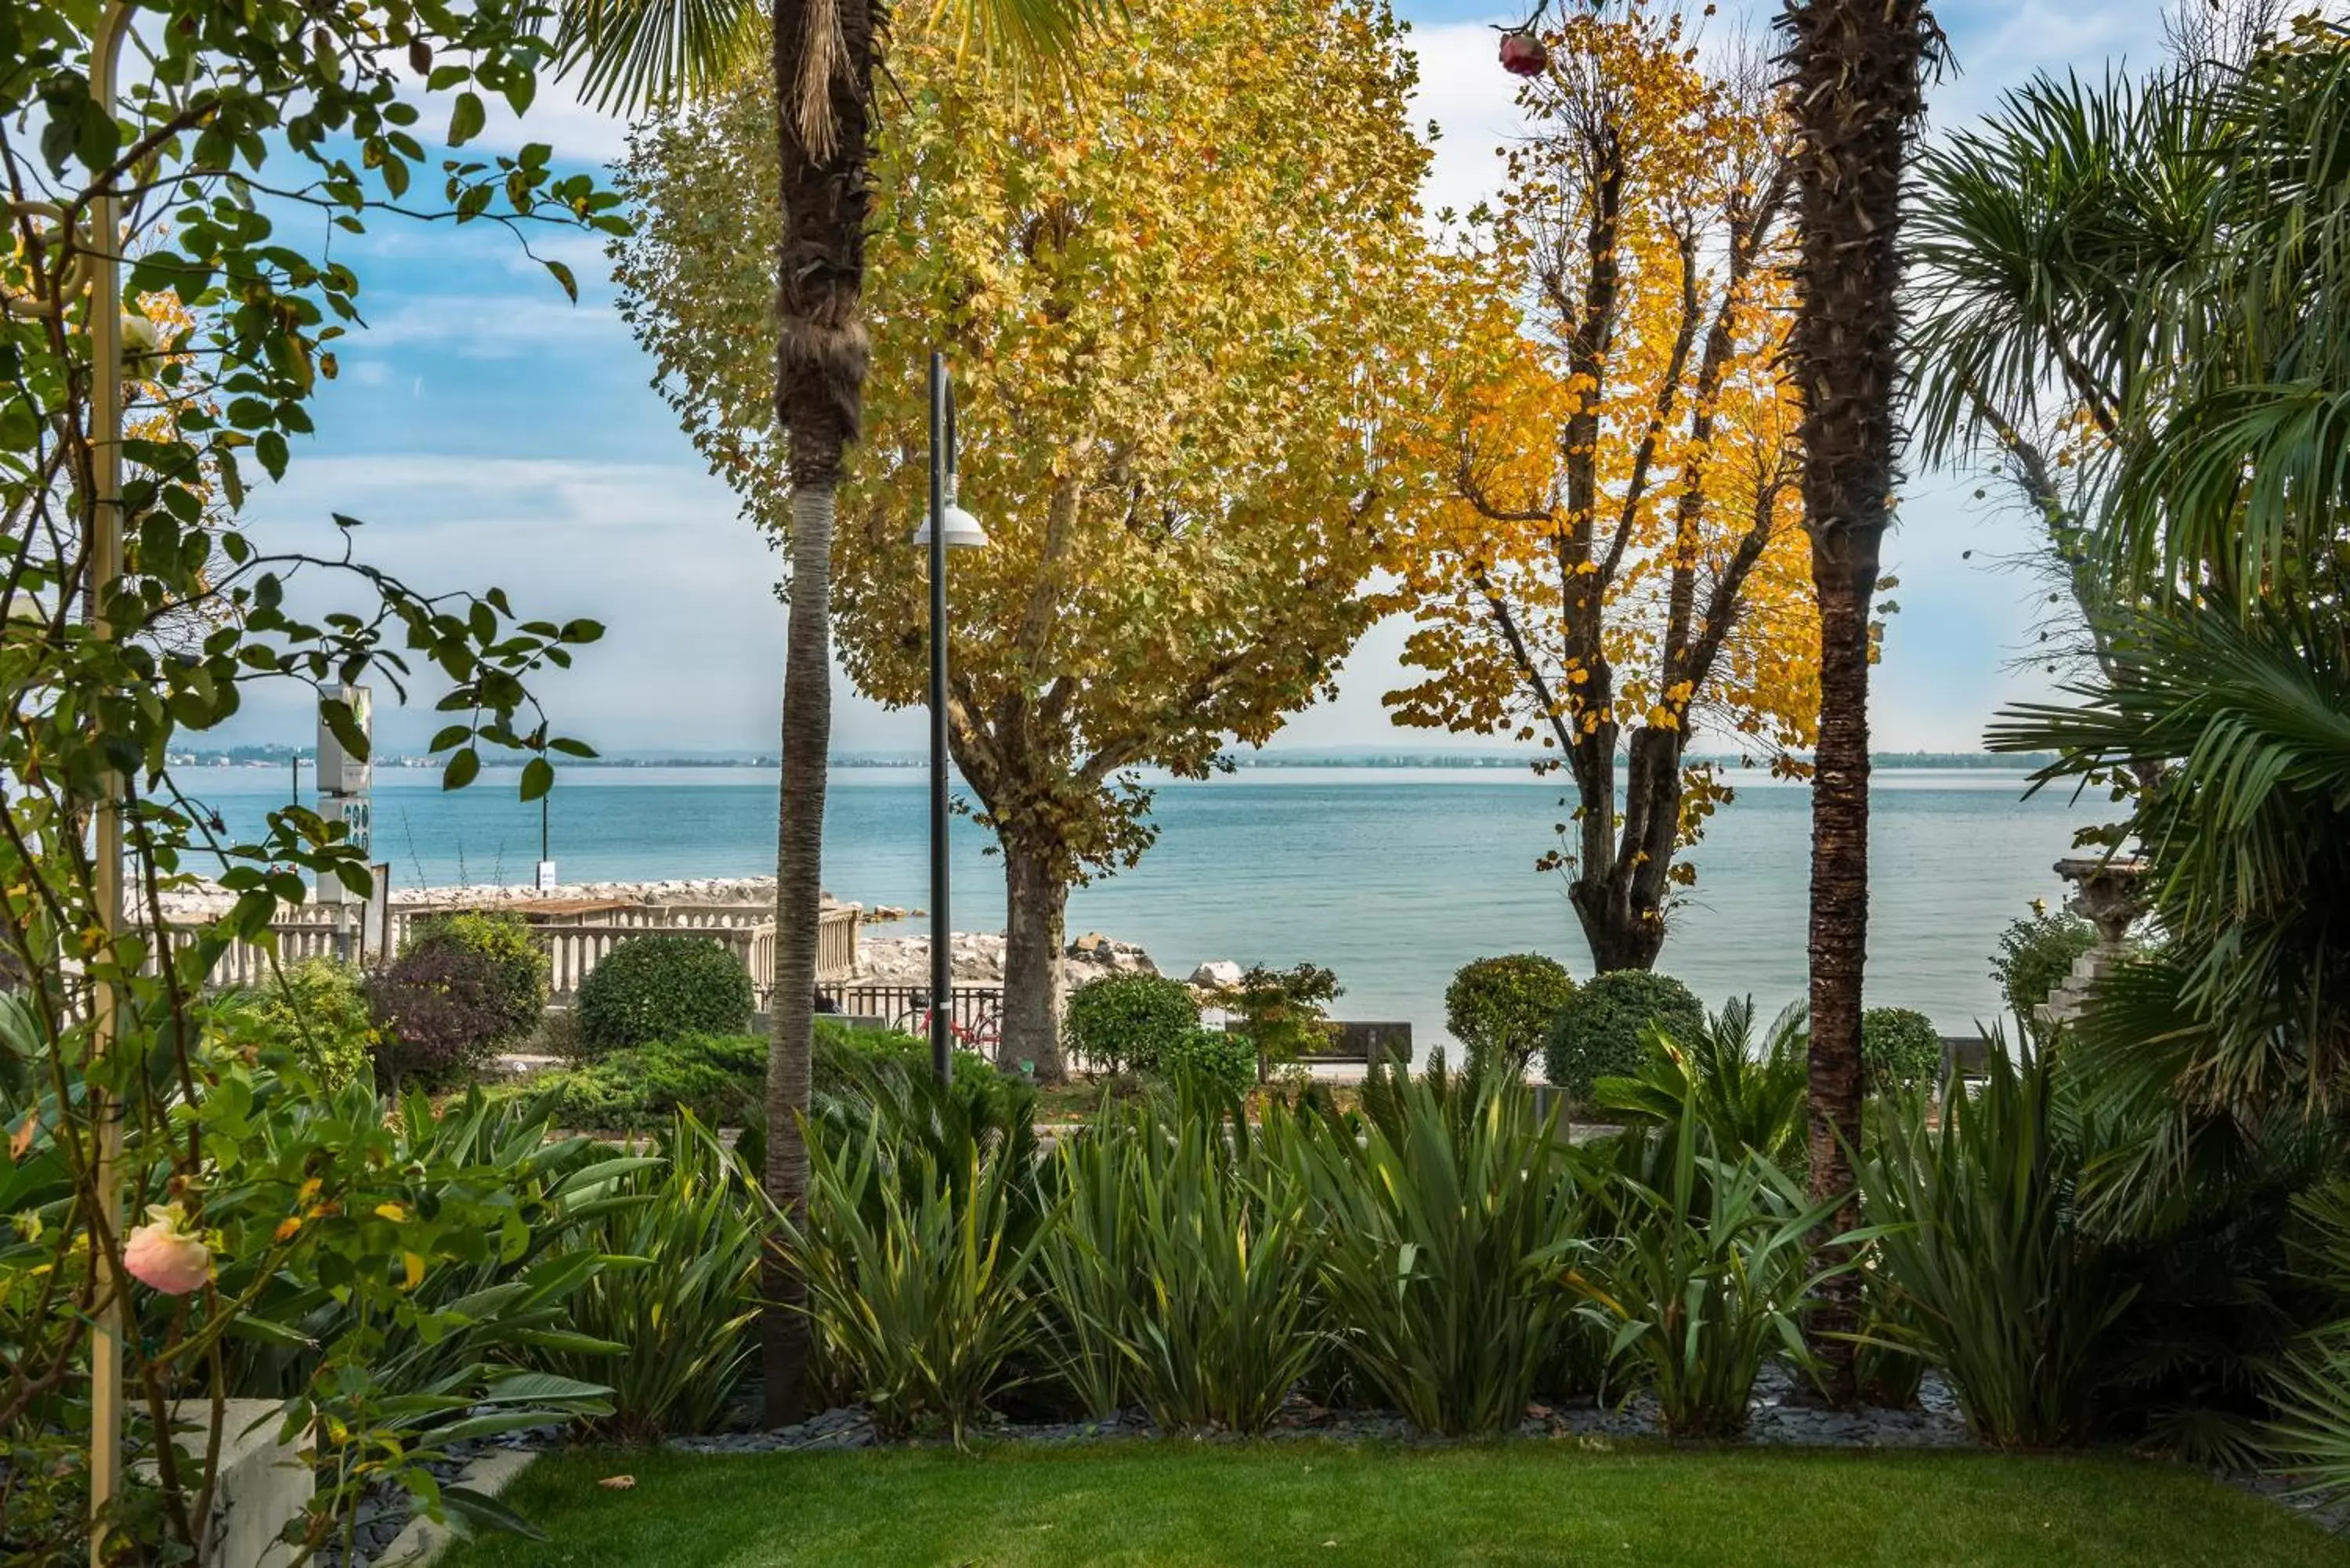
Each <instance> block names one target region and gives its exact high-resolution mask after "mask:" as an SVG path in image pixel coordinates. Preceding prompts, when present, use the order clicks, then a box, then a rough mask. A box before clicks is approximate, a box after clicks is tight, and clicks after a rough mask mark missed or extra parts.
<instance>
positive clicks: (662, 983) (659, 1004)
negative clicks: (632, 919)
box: [579, 935, 758, 1056]
mask: <svg viewBox="0 0 2350 1568" xmlns="http://www.w3.org/2000/svg"><path fill="white" fill-rule="evenodd" d="M757 1011H758V1002H757V998H756V997H755V996H754V994H753V992H752V990H751V977H750V975H748V974H747V973H745V972H744V971H743V965H742V964H741V962H740V961H737V960H736V959H735V957H734V955H733V953H731V952H728V951H727V950H725V949H724V948H723V947H720V946H719V945H718V944H717V943H716V942H713V941H711V940H708V939H707V938H703V937H687V936H671V935H657V936H645V937H634V938H631V939H630V940H628V941H625V942H622V943H621V944H620V945H619V946H618V947H616V948H614V949H613V950H611V951H610V952H608V953H606V954H605V955H604V957H603V960H602V961H600V962H598V964H597V965H596V967H595V968H594V969H592V970H590V971H587V979H586V980H584V981H581V982H580V985H579V1043H580V1045H581V1047H582V1049H583V1050H585V1051H586V1052H587V1054H589V1055H590V1056H595V1055H599V1054H602V1053H604V1052H607V1051H612V1050H617V1049H619V1048H620V1047H622V1046H627V1045H643V1044H650V1043H651V1042H653V1041H656V1040H675V1039H679V1038H681V1037H682V1036H685V1035H689V1034H740V1033H743V1032H744V1031H746V1030H748V1029H749V1028H750V1027H751V1019H752V1016H753V1015H754V1013H755V1012H757Z"/></svg>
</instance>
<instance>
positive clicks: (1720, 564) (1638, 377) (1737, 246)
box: [1387, 0, 1818, 971]
mask: <svg viewBox="0 0 2350 1568" xmlns="http://www.w3.org/2000/svg"><path fill="white" fill-rule="evenodd" d="M1545 42H1546V44H1547V45H1548V46H1549V63H1548V67H1547V68H1546V69H1545V70H1544V73H1543V74H1542V75H1540V76H1538V77H1535V78H1533V79H1531V80H1530V81H1529V82H1528V83H1527V84H1526V86H1525V87H1524V88H1523V89H1522V90H1521V93H1520V102H1521V104H1522V106H1523V108H1524V109H1526V111H1527V113H1528V116H1529V118H1530V119H1532V121H1533V123H1534V133H1533V135H1532V136H1531V137H1530V138H1529V140H1527V141H1525V142H1524V143H1523V144H1521V145H1520V146H1518V147H1516V148H1514V149H1513V150H1512V151H1511V152H1510V153H1509V155H1508V157H1507V160H1506V162H1505V170H1506V174H1507V179H1506V182H1505V183H1506V189H1505V193H1504V194H1503V197H1502V198H1501V200H1500V202H1499V203H1498V206H1497V207H1496V208H1494V209H1492V210H1487V211H1481V212H1480V213H1475V214H1472V215H1471V223H1470V225H1469V227H1468V229H1467V231H1466V243H1465V244H1463V245H1461V247H1460V248H1459V249H1458V250H1457V251H1456V253H1455V254H1453V256H1452V257H1451V269H1452V270H1451V279H1450V282H1451V287H1452V290H1453V293H1454V296H1455V299H1456V304H1455V307H1454V310H1453V312H1452V319H1453V321H1454V322H1455V323H1456V327H1455V334H1456V341H1455V343H1454V344H1453V353H1452V357H1451V365H1452V368H1453V369H1452V374H1451V379H1450V380H1449V382H1448V383H1447V385H1446V388H1445V392H1444V398H1443V402H1442V405H1441V407H1440V410H1438V413H1437V418H1436V419H1435V421H1433V425H1432V428H1431V431H1430V439H1431V441H1432V442H1433V443H1434V444H1435V445H1436V447H1437V451H1436V452H1435V453H1434V457H1435V460H1436V462H1438V464H1439V466H1440V467H1441V469H1442V470H1443V471H1444V472H1445V473H1446V475H1447V476H1448V490H1449V499H1448V501H1447V502H1446V504H1443V505H1442V506H1440V507H1438V508H1435V509H1433V510H1432V512H1431V513H1430V514H1429V515H1427V516H1426V517H1425V518H1424V519H1423V520H1422V521H1421V522H1420V524H1419V526H1418V527H1417V528H1416V529H1415V530H1414V532H1413V533H1412V534H1411V535H1410V536H1409V540H1408V542H1407V546H1406V548H1405V550H1404V552H1403V554H1402V557H1401V559H1400V560H1399V563H1398V571H1399V577H1400V579H1401V587H1400V589H1399V593H1398V595H1397V599H1396V602H1398V603H1399V604H1400V605H1403V606H1407V607H1409V610H1410V612H1411V614H1412V616H1413V618H1414V620H1415V621H1416V623H1417V624H1416V626H1415V628H1414V629H1413V631H1412V633H1411V635H1410V637H1409V640H1408V642H1407V644H1406V651H1405V662H1406V663H1407V665H1408V666H1410V667H1412V668H1415V669H1418V670H1426V671H1427V672H1428V679H1426V680H1423V681H1421V682H1419V684H1418V685H1414V686H1410V687H1408V688H1406V689H1404V690H1401V691H1392V692H1389V693H1388V697H1387V701H1388V706H1389V708H1390V709H1391V710H1392V711H1393V712H1394V714H1395V716H1396V718H1397V719H1398V720H1399V722H1404V723H1408V724H1416V725H1423V726H1428V727H1431V728H1443V729H1449V730H1452V731H1456V732H1472V733H1479V734H1507V735H1511V736H1513V737H1514V738H1517V739H1521V740H1534V739H1539V740H1540V741H1541V742H1542V744H1543V745H1544V747H1545V748H1547V749H1548V750H1549V751H1550V753H1552V754H1550V755H1548V756H1546V757H1545V759H1544V762H1543V763H1541V764H1539V765H1540V766H1541V767H1542V768H1543V769H1544V770H1545V771H1549V770H1556V769H1564V771H1565V774H1567V776H1568V777H1569V779H1570V780H1571V782H1572V789H1573V794H1572V795H1571V796H1570V798H1569V802H1568V803H1567V804H1568V805H1570V807H1571V821H1569V822H1568V823H1566V824H1563V825H1562V828H1561V834H1562V840H1563V845H1562V848H1561V849H1560V850H1559V851H1557V852H1555V853H1554V854H1552V855H1550V856H1547V857H1544V866H1545V867H1563V868H1565V870H1567V871H1568V872H1569V874H1570V883H1569V891H1570V896H1571V898H1572V900H1573V903H1574V906H1575V914H1576V916H1577V918H1578V919H1579V921H1580V923H1581V925H1582V928H1583V932H1584V936H1585V938H1586V941H1587V942H1588V943H1589V945H1590V949H1591V956H1592V961H1593V963H1594V965H1595V966H1596V968H1597V969H1599V970H1601V971H1607V970H1615V969H1645V968H1648V966H1649V965H1651V964H1653V963H1654V962H1655V961H1656V958H1657V953H1658V950H1659V948H1660V947H1661V946H1662V945H1663V942H1664V938H1665V915H1666V911H1667V909H1668V908H1669V902H1670V898H1671V894H1672V892H1673V890H1674V889H1675V888H1678V887H1683V886H1687V885H1688V884H1690V882H1691V881H1693V880H1694V878H1695V867H1692V866H1690V864H1689V863H1688V862H1687V861H1686V860H1681V859H1678V858H1677V857H1678V855H1679V852H1680V851H1681V850H1683V849H1685V848H1686V847H1687V846H1689V845H1690V844H1691V843H1692V842H1694V841H1695V840H1696V838H1697V837H1698V836H1699V835H1700V832H1701V831H1702V828H1703V826H1704V823H1705V821H1706V819H1707V818H1708V817H1709V816H1710V815H1711V814H1712V813H1713V811H1714V810H1715V809H1716V808H1717V807H1718V806H1720V805H1722V804H1724V803H1726V802H1728V801H1729V800H1730V798H1731V789H1730V787H1729V785H1728V784H1727V783H1726V782H1725V780H1724V778H1723V777H1722V773H1721V765H1720V764H1719V763H1715V762H1711V761H1702V760H1696V759H1693V758H1692V756H1691V754H1690V752H1691V747H1692V744H1693V742H1696V741H1697V740H1698V739H1699V737H1700V733H1703V734H1705V735H1707V736H1711V737H1720V738H1721V740H1722V741H1723V742H1734V743H1735V744H1736V745H1737V746H1738V748H1739V749H1740V750H1741V751H1742V753H1744V754H1745V756H1746V758H1747V759H1748V760H1752V759H1754V758H1757V757H1763V758H1767V759H1768V761H1769V762H1770V763H1771V765H1772V766H1773V768H1775V769H1779V770H1784V771H1794V770H1796V769H1798V768H1799V767H1800V765H1801V764H1799V763H1796V762H1795V761H1794V758H1793V756H1792V754H1791V753H1793V752H1794V751H1795V750H1796V749H1798V748H1801V747H1803V746H1805V745H1807V744H1808V743H1809V742H1810V740H1811V737H1812V733H1813V727H1814V719H1815V715H1816V711H1817V707H1818V682H1817V677H1816V649H1817V619H1816V617H1815V615H1814V609H1813V605H1812V598H1811V590H1810V578H1809V576H1808V560H1809V557H1808V556H1807V555H1806V553H1805V545H1804V535H1803V531H1802V527H1801V508H1800V505H1799V497H1798V494H1797V490H1796V483H1795V481H1796V477H1797V457H1796V452H1795V449H1794V430H1795V410H1794V405H1793V402H1792V400H1791V398H1790V395H1789V392H1788V389H1787V388H1786V386H1785V385H1784V383H1783V379H1782V378H1781V375H1780V373H1779V371H1778V369H1777V368H1776V365H1777V358H1778V356H1779V353H1780V349H1781V345H1782V343H1783V338H1784V335H1785V327H1784V323H1785V314H1784V312H1785V307H1786V304H1787V296H1786V282H1785V276H1784V270H1783V269H1784V264H1785V249H1786V238H1787V236H1786V233H1785V231H1786V227H1787V217H1788V197H1789V192H1790V176H1789V163H1788V143H1787V136H1786V125H1785V121H1784V119H1783V116H1782V113H1781V110H1780V106H1779V103H1778V100H1777V95H1776V93H1775V91H1774V89H1773V88H1772V86H1771V84H1770V77H1769V71H1768V68H1767V65H1766V64H1765V62H1763V60H1762V59H1761V58H1760V57H1759V56H1756V55H1754V54H1752V53H1741V54H1737V55H1734V56H1733V57H1731V60H1730V61H1729V64H1728V66H1727V67H1726V68H1722V69H1712V68H1709V67H1708V65H1707V64H1706V63H1704V62H1703V61H1701V60H1700V56H1699V54H1698V51H1697V50H1696V49H1695V47H1693V46H1692V45H1691V44H1690V41H1689V38H1688V36H1687V34H1686V31H1685V28H1684V25H1683V21H1682V18H1681V16H1680V15H1679V13H1678V12H1676V11H1672V10H1669V9H1666V8H1662V7H1659V6H1657V5H1650V4H1648V3H1647V0H1632V3H1631V4H1629V5H1627V7H1625V8H1624V9H1622V10H1620V11H1618V12H1617V13H1615V14H1613V15H1610V16H1604V17H1603V16H1595V15H1590V14H1583V13H1578V14H1576V15H1575V16H1571V17H1570V18H1569V19H1567V20H1566V21H1565V23H1564V24H1563V26H1561V27H1560V28H1559V29H1558V30H1557V31H1555V32H1553V33H1551V34H1550V35H1549V36H1547V37H1546V39H1545ZM1619 787H1620V792H1621V793H1620V800H1619Z"/></svg>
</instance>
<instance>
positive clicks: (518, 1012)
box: [401, 910, 547, 1045]
mask: <svg viewBox="0 0 2350 1568" xmlns="http://www.w3.org/2000/svg"><path fill="white" fill-rule="evenodd" d="M401 952H402V954H403V955H406V954H409V953H431V952H463V953H473V954H476V955H478V956H479V957H480V958H482V959H483V960H484V961H485V962H486V963H487V964H488V965H489V967H490V971H491V972H492V973H493V974H494V976H495V977H496V980H495V995H496V998H497V1004H498V1012H499V1014H500V1017H501V1019H502V1026H501V1028H500V1030H499V1033H498V1035H497V1037H496V1039H495V1040H494V1042H493V1044H500V1045H504V1044H510V1043H512V1042H514V1041H516V1040H523V1039H526V1038H528V1037H529V1036H530V1035H531V1034H533V1033H536V1031H537V1029H538V1026H539V1021H540V1019H541V1018H542V1017H544V1016H545V1014H546V988H547V958H546V953H545V952H544V951H542V950H540V948H539V946H538V944H537V943H536V942H535V941H533V940H531V935H530V927H529V926H527V925H526V924H525V923H524V921H523V919H522V917H521V916H519V915H516V914H512V913H508V912H504V911H497V912H477V911H472V910H463V911H458V912H455V913H452V914H445V915H432V916H428V917H426V918H424V919H421V920H420V921H418V922H417V924H416V926H415V928H414V929H413V930H412V931H411V933H410V936H409V938H408V940H407V942H406V944H405V945H404V946H403V947H402V948H401Z"/></svg>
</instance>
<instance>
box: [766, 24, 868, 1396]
mask: <svg viewBox="0 0 2350 1568" xmlns="http://www.w3.org/2000/svg"><path fill="white" fill-rule="evenodd" d="M879 20H880V16H879V7H878V6H876V5H873V4H871V3H870V0H778V3H777V4H776V5H775V13H774V25H775V33H774V37H775V51H774V65H775V88H776V91H775V103H776V128H775V132H776V147H777V151H778V154H779V159H778V161H779V164H780V170H781V172H780V178H779V181H778V184H779V187H780V192H779V193H780V196H781V204H782V210H783V214H784V239H783V244H782V245H781V246H780V248H779V251H778V254H777V257H776V288H775V306H776V309H775V315H776V335H775V410H776V415H777V418H778V419H779V420H780V421H781V422H782V424H783V427H784V429H785V431H787V432H788V433H789V435H790V437H791V474H792V548H791V588H790V595H789V600H788V608H787V612H786V614H787V629H786V632H785V654H784V717H783V774H784V779H783V785H784V787H783V807H782V815H781V818H780V821H779V822H778V825H777V834H776V849H775V863H776V864H775V870H776V883H775V993H774V996H773V999H772V1001H771V1002H770V1004H769V1005H770V1006H771V1008H772V1009H773V1013H774V1020H775V1035H774V1039H773V1041H772V1042H771V1044H770V1046H769V1050H768V1058H767V1157H766V1170H765V1172H764V1176H765V1186H766V1189H767V1194H768V1196H769V1197H770V1198H771V1199H774V1201H775V1206H776V1207H777V1209H778V1210H781V1211H782V1212H783V1214H784V1215H785V1217H786V1218H787V1219H788V1220H791V1221H793V1222H797V1221H798V1220H800V1219H801V1218H802V1216H803V1215H804V1214H805V1212H806V1206H807V1185H808V1158H807V1146H806V1142H805V1128H804V1120H803V1118H805V1116H806V1114H807V1106H808V1077H809V1070H810V1063H811V1059H812V1057H813V1055H814V1052H815V1044H816V1016H815V1009H816V938H817V932H816V921H817V917H818V914H819V912H820V907H821V905H822V903H823V898H824V786H825V764H826V758H827V753H828V752H829V751H830V749H831V740H832V670H831V620H832V526H833V514H834V502H835V495H836V492H837V488H838V485H839V482H840V472H841V462H842V458H843V455H844V453H845V452H846V451H847V447H848V445H849V443H850V442H852V441H855V440H856V439H857V432H858V421H859V418H860V415H861V413H862V410H863V402H864V393H865V372H866V365H867V360H868V352H869V350H868V340H867V337H866V332H865V325H864V321H863V319H862V317H861V316H860V313H859V308H858V295H859V292H860V290H861V288H862V286H863V283H864V275H865V221H866V208H867V204H868V189H867V183H866V182H867V175H868V151H869V130H870V119H871V117H870V103H869V100H870V92H871V81H872V73H873V68H874V65H875V61H876V47H875V32H876V28H877V26H878V24H879ZM761 1285H762V1295H763V1297H764V1302H765V1303H766V1304H765V1306H764V1310H763V1313H762V1318H761V1324H760V1339H761V1345H762V1348H763V1352H764V1355H763V1363H764V1365H763V1374H764V1382H765V1402H766V1412H765V1413H766V1419H767V1422H768V1424H769V1425H770V1426H781V1425H785V1424H788V1423H789V1422H792V1421H795V1420H797V1419H798V1418H799V1417H800V1415H801V1414H802V1411H803V1407H804V1405H805V1402H806V1384H807V1338H808V1330H807V1318H806V1314H805V1312H804V1311H803V1307H804V1304H805V1301H806V1283H805V1282H803V1281H802V1280H800V1279H799V1277H798V1276H797V1274H796V1272H795V1271H793V1270H792V1269H791V1268H790V1267H789V1266H788V1265H787V1264H786V1262H785V1257H784V1254H783V1253H782V1251H781V1250H780V1249H778V1248H775V1247H773V1246H770V1247H769V1248H768V1250H767V1253H766V1260H765V1264H764V1269H763V1270H762V1278H761Z"/></svg>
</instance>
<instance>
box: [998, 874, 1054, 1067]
mask: <svg viewBox="0 0 2350 1568" xmlns="http://www.w3.org/2000/svg"><path fill="white" fill-rule="evenodd" d="M1003 894H1004V940H1003V1043H1002V1044H1001V1045H999V1046H998V1047H997V1051H996V1062H997V1064H998V1065H1000V1066H1002V1067H1003V1069H1004V1070H1005V1071H1007V1072H1013V1073H1017V1072H1018V1071H1020V1064H1021V1063H1023V1062H1026V1063H1029V1064H1032V1065H1033V1066H1034V1068H1035V1074H1036V1077H1037V1079H1038V1081H1039V1082H1042V1083H1047V1084H1058V1083H1064V1082H1066V1080H1067V1078H1068V1075H1069V1071H1068V1066H1067V1064H1066V1063H1065V1062H1063V1061H1062V1059H1061V961H1062V951H1061V950H1062V944H1063V942H1064V941H1065V940H1066V912H1067V909H1068V903H1069V889H1068V888H1067V887H1066V885H1065V884H1064V883H1063V882H1062V881H1061V879H1060V878H1059V877H1055V876H1054V875H1053V871H1052V867H1051V865H1050V864H1049V862H1048V861H1047V859H1046V857H1045V856H1043V855H1041V854H1038V853H1037V852H1036V851H1035V850H1034V849H1031V848H1026V847H1024V846H1022V845H1021V844H1019V843H1018V842H1017V841H1016V840H1014V839H1009V838H1007V839H1006V840H1004V844H1003Z"/></svg>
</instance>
